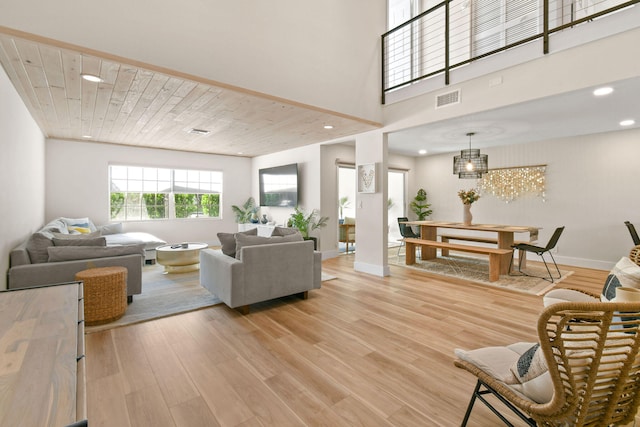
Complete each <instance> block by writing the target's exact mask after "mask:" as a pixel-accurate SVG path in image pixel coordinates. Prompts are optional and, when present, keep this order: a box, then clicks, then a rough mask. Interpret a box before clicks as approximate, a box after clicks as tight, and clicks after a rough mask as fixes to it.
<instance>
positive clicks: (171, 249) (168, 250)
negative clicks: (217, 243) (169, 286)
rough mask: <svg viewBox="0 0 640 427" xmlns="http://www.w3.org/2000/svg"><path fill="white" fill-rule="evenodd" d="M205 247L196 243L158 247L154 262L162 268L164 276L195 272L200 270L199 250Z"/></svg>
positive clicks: (204, 244)
mask: <svg viewBox="0 0 640 427" xmlns="http://www.w3.org/2000/svg"><path fill="white" fill-rule="evenodd" d="M206 247H208V245H207V244H206V243H198V242H189V243H184V244H181V245H163V246H158V247H157V248H156V261H157V263H158V264H160V265H163V266H164V274H168V273H187V272H190V271H196V270H199V269H200V250H201V249H204V248H206Z"/></svg>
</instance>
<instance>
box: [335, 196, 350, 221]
mask: <svg viewBox="0 0 640 427" xmlns="http://www.w3.org/2000/svg"><path fill="white" fill-rule="evenodd" d="M350 205H351V202H350V201H349V196H343V197H340V199H339V200H338V208H339V210H340V219H344V215H343V211H344V209H346V208H348V207H349V206H350Z"/></svg>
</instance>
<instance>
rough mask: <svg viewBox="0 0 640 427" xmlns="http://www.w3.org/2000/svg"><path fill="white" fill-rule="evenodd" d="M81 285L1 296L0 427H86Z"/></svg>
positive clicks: (24, 290)
mask: <svg viewBox="0 0 640 427" xmlns="http://www.w3.org/2000/svg"><path fill="white" fill-rule="evenodd" d="M83 318H84V309H83V301H82V283H81V282H72V283H67V284H60V285H53V286H44V287H38V288H28V289H19V290H13V291H4V292H0V383H1V384H2V393H0V425H2V426H52V427H60V426H67V425H72V424H73V425H77V426H81V425H87V421H86V419H87V409H86V390H85V359H84V320H83Z"/></svg>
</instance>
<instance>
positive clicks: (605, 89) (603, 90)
mask: <svg viewBox="0 0 640 427" xmlns="http://www.w3.org/2000/svg"><path fill="white" fill-rule="evenodd" d="M611 92H613V88H612V87H609V86H604V87H599V88H598V89H596V90H594V91H593V94H594V95H595V96H605V95H609V94H610V93H611Z"/></svg>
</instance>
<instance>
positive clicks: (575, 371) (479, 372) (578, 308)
mask: <svg viewBox="0 0 640 427" xmlns="http://www.w3.org/2000/svg"><path fill="white" fill-rule="evenodd" d="M538 335H539V339H540V347H539V350H541V352H542V353H541V354H542V356H544V360H545V361H546V366H547V368H548V377H547V378H549V386H550V387H552V389H550V390H549V391H550V394H549V396H550V400H549V401H548V402H543V403H537V402H535V401H534V400H532V399H529V398H527V397H526V395H525V394H522V393H521V392H518V391H516V389H515V388H514V387H513V386H511V385H510V384H511V381H507V380H506V379H505V378H507V379H508V377H503V379H502V380H500V379H497V378H496V376H500V372H502V373H503V374H504V373H505V371H504V367H500V366H496V365H497V364H499V363H496V361H495V360H493V361H486V360H485V361H482V363H478V361H474V362H471V361H469V358H467V357H465V358H464V359H458V360H456V361H455V365H456V366H457V367H459V368H463V369H466V370H467V371H469V372H471V373H472V374H473V375H475V376H476V377H477V378H478V381H477V385H476V388H475V390H474V393H473V396H472V398H471V402H470V403H469V406H468V408H467V412H466V414H465V417H464V420H463V422H462V426H465V425H466V423H467V420H468V419H469V416H470V414H471V411H472V409H473V404H474V402H475V400H476V398H478V399H480V400H481V401H482V402H483V403H485V404H486V405H487V406H489V407H490V408H491V409H492V411H493V412H494V413H495V414H496V415H498V416H499V417H500V418H501V419H502V421H504V422H505V424H507V425H511V424H510V423H509V421H508V420H507V419H506V417H505V416H504V415H502V414H500V413H499V412H498V410H497V409H496V408H495V407H494V406H492V405H491V404H490V402H489V401H488V400H487V399H486V398H485V397H484V395H486V394H493V395H495V396H496V397H498V398H499V399H500V400H501V401H502V402H503V403H504V404H505V405H506V406H507V407H508V408H509V409H511V410H512V411H514V412H515V414H516V415H518V416H519V417H520V418H521V419H523V420H525V421H526V422H527V423H528V424H529V425H531V426H536V425H537V426H578V427H580V426H593V427H595V426H609V425H612V424H616V425H617V424H626V423H630V422H632V421H633V419H634V417H635V415H636V411H637V409H638V405H639V404H640V394H639V391H640V380H639V379H640V356H639V354H638V351H639V348H640V303H635V302H634V303H630V302H624V303H623V302H608V303H603V302H591V303H584V302H569V303H559V304H554V305H552V306H550V307H548V308H546V309H545V310H544V311H543V312H542V314H541V315H540V317H539V320H538ZM496 348H506V347H496ZM481 350H483V349H480V351H481ZM474 351H476V352H477V351H479V350H474ZM474 351H471V352H469V353H473V352H474ZM476 354H481V353H476ZM484 354H486V353H484ZM459 357H460V356H459ZM484 362H487V363H488V365H489V366H490V368H487V367H486V366H485V363H484ZM518 362H519V360H518ZM500 363H502V364H504V363H505V360H503V361H502V362H500ZM506 372H509V368H508V367H507V368H506ZM545 374H546V373H545Z"/></svg>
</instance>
